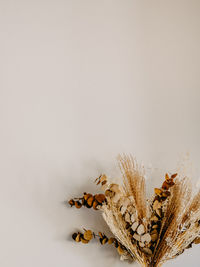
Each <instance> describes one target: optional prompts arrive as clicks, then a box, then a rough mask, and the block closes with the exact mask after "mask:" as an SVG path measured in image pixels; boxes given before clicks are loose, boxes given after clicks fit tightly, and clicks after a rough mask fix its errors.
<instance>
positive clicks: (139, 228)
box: [137, 224, 145, 235]
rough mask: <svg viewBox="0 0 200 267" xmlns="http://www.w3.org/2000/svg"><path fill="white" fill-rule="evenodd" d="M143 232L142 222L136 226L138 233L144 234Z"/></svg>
mask: <svg viewBox="0 0 200 267" xmlns="http://www.w3.org/2000/svg"><path fill="white" fill-rule="evenodd" d="M144 232H145V229H144V225H143V224H140V225H139V226H138V228H137V233H138V234H139V235H142V234H144Z"/></svg>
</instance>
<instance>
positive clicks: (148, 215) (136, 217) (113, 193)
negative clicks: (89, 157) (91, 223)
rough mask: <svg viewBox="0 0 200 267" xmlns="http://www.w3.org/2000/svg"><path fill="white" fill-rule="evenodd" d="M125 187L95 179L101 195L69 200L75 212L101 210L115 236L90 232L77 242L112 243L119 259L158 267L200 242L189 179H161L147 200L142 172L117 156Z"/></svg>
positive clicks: (197, 197)
mask: <svg viewBox="0 0 200 267" xmlns="http://www.w3.org/2000/svg"><path fill="white" fill-rule="evenodd" d="M119 165H120V169H121V172H122V175H123V185H119V184H116V183H109V181H108V179H107V177H106V175H101V176H100V177H99V178H97V179H96V183H97V184H98V185H100V186H101V189H102V190H103V191H104V194H96V195H92V194H89V193H84V195H83V197H81V198H76V199H71V200H70V201H69V204H70V205H71V206H75V207H76V208H78V209H79V208H81V207H82V206H85V207H87V208H91V207H93V208H94V209H95V210H100V211H101V212H102V214H103V218H104V219H105V221H106V223H107V225H108V226H109V228H110V230H111V231H112V233H113V235H114V237H111V238H108V237H107V236H106V235H105V234H103V233H101V232H99V233H98V234H95V233H94V232H92V231H91V230H86V229H84V232H83V233H81V232H78V233H74V234H73V235H72V238H73V239H74V240H75V241H76V242H82V243H84V244H86V243H88V242H89V241H90V240H92V239H93V238H95V237H96V238H98V239H99V241H100V243H101V244H102V245H104V244H106V243H107V244H113V245H114V246H115V247H116V248H117V251H118V252H119V254H120V255H121V259H122V260H125V259H128V260H130V261H134V260H136V261H137V262H138V263H139V264H140V265H141V266H146V267H157V266H161V265H162V264H163V263H165V262H166V261H168V260H170V259H173V258H175V257H177V256H178V255H180V254H182V253H183V252H184V250H185V249H187V248H190V247H191V246H192V244H199V243H200V190H199V191H198V192H196V193H195V194H194V193H193V191H192V185H191V182H190V180H189V178H187V177H180V176H179V175H178V174H177V173H175V174H172V175H169V174H166V175H165V180H164V182H163V184H162V186H161V187H160V188H155V194H154V196H153V197H152V198H151V199H149V200H147V198H146V188H145V178H144V167H142V166H140V165H138V164H137V162H136V161H135V159H133V158H132V157H131V156H123V157H121V156H120V157H119Z"/></svg>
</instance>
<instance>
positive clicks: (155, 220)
mask: <svg viewBox="0 0 200 267" xmlns="http://www.w3.org/2000/svg"><path fill="white" fill-rule="evenodd" d="M150 220H151V221H153V222H157V221H158V220H159V219H158V217H157V216H155V215H154V216H153V217H151V219H150Z"/></svg>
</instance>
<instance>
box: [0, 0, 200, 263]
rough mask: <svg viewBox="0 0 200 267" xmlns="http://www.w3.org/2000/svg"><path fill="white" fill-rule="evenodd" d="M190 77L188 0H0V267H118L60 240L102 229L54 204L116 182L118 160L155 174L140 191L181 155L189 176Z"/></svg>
mask: <svg viewBox="0 0 200 267" xmlns="http://www.w3.org/2000/svg"><path fill="white" fill-rule="evenodd" d="M199 70H200V1H198V0H196V1H195V0H187V1H186V0H166V1H164V0H157V1H155V0H137V1H136V0H125V1H122V0H121V1H119V0H112V1H111V0H101V1H97V0H71V1H69V0H48V1H47V0H35V1H33V0H27V1H26V0H0V77H1V78H0V126H1V129H0V211H1V217H0V218H1V219H0V266H2V267H36V266H38V267H67V266H72V267H93V266H95V267H102V266H104V267H110V266H115V267H117V266H124V267H125V266H127V267H128V266H129V265H128V264H127V263H121V262H120V261H119V257H118V255H117V252H116V251H115V249H114V248H113V249H112V248H109V247H108V246H107V247H105V248H104V247H101V246H100V245H99V244H95V243H94V244H89V245H87V246H84V245H81V244H74V243H73V242H71V241H70V240H71V239H70V237H69V235H70V234H71V233H72V232H73V231H75V230H76V229H78V228H79V229H80V228H81V227H86V228H87V227H89V228H92V229H94V230H96V231H97V230H104V231H105V232H107V233H109V232H108V231H107V230H106V229H107V228H106V226H105V223H104V222H103V220H102V218H101V216H100V214H99V215H98V214H97V213H95V212H92V211H88V210H84V209H83V210H80V211H77V210H75V209H69V208H68V207H66V206H65V205H64V203H63V202H64V200H66V199H68V198H70V197H72V196H78V195H80V194H81V193H82V192H84V191H86V190H87V191H88V190H91V191H94V192H95V190H96V189H95V186H94V185H93V180H94V178H96V177H97V176H98V175H99V174H100V173H102V172H106V173H107V174H108V175H111V176H118V175H119V171H118V169H117V164H116V161H115V158H116V156H117V154H118V153H121V152H127V153H129V152H130V153H133V154H134V155H135V156H137V158H138V159H139V160H143V162H144V163H145V165H146V166H148V164H149V163H152V165H153V166H154V167H156V168H157V169H156V171H155V172H154V173H153V175H152V176H153V178H154V179H153V178H152V179H151V180H150V181H149V185H150V186H151V188H152V186H153V185H155V184H156V183H155V179H157V181H158V183H160V181H161V177H162V175H163V174H164V173H165V171H168V170H169V171H172V170H174V169H175V168H176V164H177V161H178V160H179V159H180V157H181V155H182V154H184V153H186V152H189V153H190V154H191V159H192V161H193V162H194V166H196V169H195V171H194V173H195V175H196V176H198V174H199V173H200V167H199V158H200V143H199V139H200V137H199V136H200V126H199V119H200V108H199V101H200V71H199ZM199 249H200V247H195V248H194V249H193V250H190V251H187V252H186V253H185V254H184V255H182V256H180V258H179V259H177V260H175V261H174V262H171V263H169V264H167V265H166V266H181V267H183V266H185V267H186V266H192V267H198V266H199V261H200V256H199ZM134 266H136V265H134Z"/></svg>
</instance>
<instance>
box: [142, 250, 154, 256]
mask: <svg viewBox="0 0 200 267" xmlns="http://www.w3.org/2000/svg"><path fill="white" fill-rule="evenodd" d="M142 251H143V252H144V253H146V254H148V255H152V250H151V249H150V248H143V249H142Z"/></svg>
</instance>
